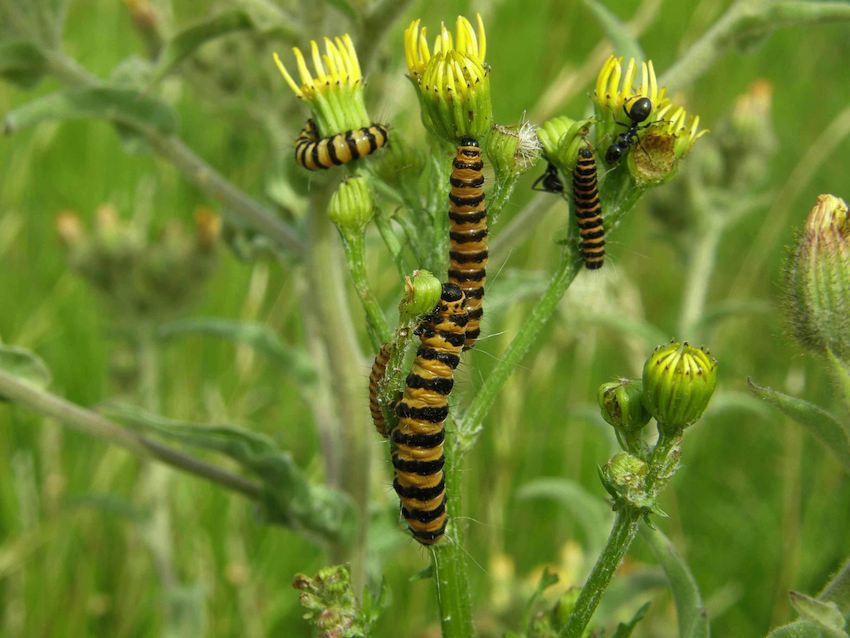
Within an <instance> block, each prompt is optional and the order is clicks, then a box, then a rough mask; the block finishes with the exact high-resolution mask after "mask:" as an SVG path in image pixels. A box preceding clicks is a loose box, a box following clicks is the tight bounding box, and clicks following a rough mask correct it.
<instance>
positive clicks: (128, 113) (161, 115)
mask: <svg viewBox="0 0 850 638" xmlns="http://www.w3.org/2000/svg"><path fill="white" fill-rule="evenodd" d="M88 117H93V118H102V119H106V120H110V121H112V122H116V123H118V124H124V125H128V126H133V127H140V128H149V129H154V130H156V131H158V132H159V133H162V134H164V135H170V134H172V133H174V132H175V131H176V130H177V115H176V114H175V112H174V111H173V110H172V109H171V107H169V106H168V105H167V104H165V103H164V102H161V101H160V100H158V99H156V98H155V97H152V96H150V95H144V94H142V93H139V92H138V91H133V90H128V89H116V88H107V87H98V88H86V89H68V90H65V91H58V92H56V93H50V94H48V95H45V96H42V97H39V98H36V99H34V100H32V101H30V102H27V103H25V104H23V105H21V106H19V107H17V108H16V109H13V110H12V111H10V112H9V113H7V114H6V118H5V121H4V131H5V132H6V133H7V134H8V133H14V132H16V131H19V130H20V129H22V128H26V127H28V126H35V125H37V124H41V123H42V122H50V121H53V120H69V119H78V118H88Z"/></svg>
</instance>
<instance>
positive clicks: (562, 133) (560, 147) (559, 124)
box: [537, 115, 593, 175]
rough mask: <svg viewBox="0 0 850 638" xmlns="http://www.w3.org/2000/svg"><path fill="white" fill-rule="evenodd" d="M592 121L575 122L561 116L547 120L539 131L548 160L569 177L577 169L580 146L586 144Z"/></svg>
mask: <svg viewBox="0 0 850 638" xmlns="http://www.w3.org/2000/svg"><path fill="white" fill-rule="evenodd" d="M592 121H593V120H591V119H585V120H573V119H571V118H569V117H567V116H565V115H560V116H558V117H554V118H552V119H551V120H547V121H546V122H544V124H543V126H541V127H540V128H538V129H537V137H539V138H540V143H541V144H542V145H543V153H544V154H545V155H546V158H547V159H548V160H549V161H550V162H552V163H553V164H554V165H555V166H557V167H558V168H559V169H561V171H563V172H564V173H565V174H567V175H569V174H571V173H572V172H573V169H574V168H575V167H576V158H577V157H578V149H579V146H581V145H582V144H583V143H584V138H585V135H586V134H587V131H588V129H589V127H590V125H591V123H592Z"/></svg>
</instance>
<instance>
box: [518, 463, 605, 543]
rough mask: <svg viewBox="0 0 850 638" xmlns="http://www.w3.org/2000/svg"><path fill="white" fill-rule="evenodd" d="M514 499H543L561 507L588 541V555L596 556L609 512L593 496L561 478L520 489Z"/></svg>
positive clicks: (539, 481)
mask: <svg viewBox="0 0 850 638" xmlns="http://www.w3.org/2000/svg"><path fill="white" fill-rule="evenodd" d="M517 498H519V499H521V500H529V499H533V498H546V499H550V500H554V501H557V502H558V503H559V504H560V505H563V506H564V507H565V508H566V509H567V510H569V512H570V514H571V515H572V516H573V518H575V520H576V522H578V524H579V525H580V526H581V528H582V530H583V531H584V534H585V536H586V537H587V545H588V553H590V554H591V555H594V554H597V553H599V551H601V549H602V546H603V544H604V543H605V538H606V536H607V534H608V529H609V528H610V527H611V525H610V521H611V513H610V508H609V507H608V506H607V505H606V504H605V501H603V500H602V499H600V498H598V497H596V496H593V495H592V494H590V493H589V492H588V491H587V490H585V489H584V488H583V487H582V486H581V485H579V484H578V483H577V482H575V481H571V480H569V479H562V478H542V479H537V480H534V481H531V482H529V483H526V484H525V485H523V486H522V487H521V488H520V489H519V490H518V491H517Z"/></svg>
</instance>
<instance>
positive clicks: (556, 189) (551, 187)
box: [531, 159, 564, 195]
mask: <svg viewBox="0 0 850 638" xmlns="http://www.w3.org/2000/svg"><path fill="white" fill-rule="evenodd" d="M531 188H532V189H534V190H536V191H541V192H544V193H560V194H561V195H563V194H564V183H563V182H562V181H561V178H560V177H559V176H558V169H557V168H555V165H554V164H553V163H552V162H550V161H549V160H548V159H547V160H546V172H545V173H543V175H541V176H540V177H538V178H537V179H536V180H534V183H533V184H532V185H531Z"/></svg>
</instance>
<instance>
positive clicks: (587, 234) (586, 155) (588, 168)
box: [573, 146, 605, 270]
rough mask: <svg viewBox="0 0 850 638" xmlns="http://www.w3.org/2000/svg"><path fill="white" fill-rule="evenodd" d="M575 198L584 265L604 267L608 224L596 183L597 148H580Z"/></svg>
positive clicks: (574, 181) (575, 173) (574, 183)
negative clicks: (604, 223)
mask: <svg viewBox="0 0 850 638" xmlns="http://www.w3.org/2000/svg"><path fill="white" fill-rule="evenodd" d="M573 199H574V202H575V212H576V219H577V221H578V232H579V235H581V254H582V257H584V265H585V267H586V268H589V269H591V270H595V269H597V268H602V262H603V261H604V259H605V227H604V226H603V223H602V204H601V203H600V202H599V189H598V188H597V185H596V160H595V159H594V158H593V151H591V150H590V148H588V147H587V146H583V147H582V148H580V149H579V151H578V159H577V161H576V167H575V170H574V171H573Z"/></svg>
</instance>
